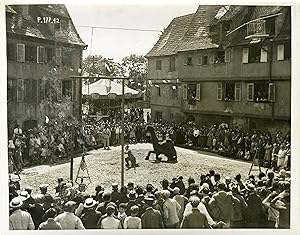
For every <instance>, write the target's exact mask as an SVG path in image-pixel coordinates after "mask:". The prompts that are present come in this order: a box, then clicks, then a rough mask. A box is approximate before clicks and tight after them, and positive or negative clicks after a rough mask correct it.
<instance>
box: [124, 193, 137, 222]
mask: <svg viewBox="0 0 300 235" xmlns="http://www.w3.org/2000/svg"><path fill="white" fill-rule="evenodd" d="M128 197H129V201H128V203H127V210H126V214H127V215H128V216H129V215H130V214H131V211H130V208H131V207H132V206H137V202H136V197H137V196H136V192H135V191H133V190H132V191H130V192H129V194H128Z"/></svg>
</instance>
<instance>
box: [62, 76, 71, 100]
mask: <svg viewBox="0 0 300 235" xmlns="http://www.w3.org/2000/svg"><path fill="white" fill-rule="evenodd" d="M72 92H73V89H72V81H70V80H64V81H62V95H63V97H65V98H67V99H72Z"/></svg>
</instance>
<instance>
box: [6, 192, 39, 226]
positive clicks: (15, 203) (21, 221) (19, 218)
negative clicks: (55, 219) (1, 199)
mask: <svg viewBox="0 0 300 235" xmlns="http://www.w3.org/2000/svg"><path fill="white" fill-rule="evenodd" d="M22 205H23V202H22V200H21V199H20V198H18V197H15V198H13V199H12V200H11V202H10V203H9V206H10V208H12V209H13V212H12V214H11V215H10V216H9V229H10V230H34V228H35V226H34V223H33V220H32V218H31V215H30V214H29V213H28V212H26V211H23V210H21V209H20V208H21V206H22Z"/></svg>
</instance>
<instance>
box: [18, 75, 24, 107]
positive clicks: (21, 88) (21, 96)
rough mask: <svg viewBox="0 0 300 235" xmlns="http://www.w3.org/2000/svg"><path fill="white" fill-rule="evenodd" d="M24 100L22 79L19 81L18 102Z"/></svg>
mask: <svg viewBox="0 0 300 235" xmlns="http://www.w3.org/2000/svg"><path fill="white" fill-rule="evenodd" d="M23 100H24V83H23V80H22V79H18V80H17V102H22V101H23Z"/></svg>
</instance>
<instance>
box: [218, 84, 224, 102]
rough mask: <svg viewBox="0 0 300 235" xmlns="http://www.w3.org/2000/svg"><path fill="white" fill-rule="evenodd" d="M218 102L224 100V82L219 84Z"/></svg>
mask: <svg viewBox="0 0 300 235" xmlns="http://www.w3.org/2000/svg"><path fill="white" fill-rule="evenodd" d="M219 92H220V93H219ZM217 100H219V101H221V100H223V84H222V82H218V83H217Z"/></svg>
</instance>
